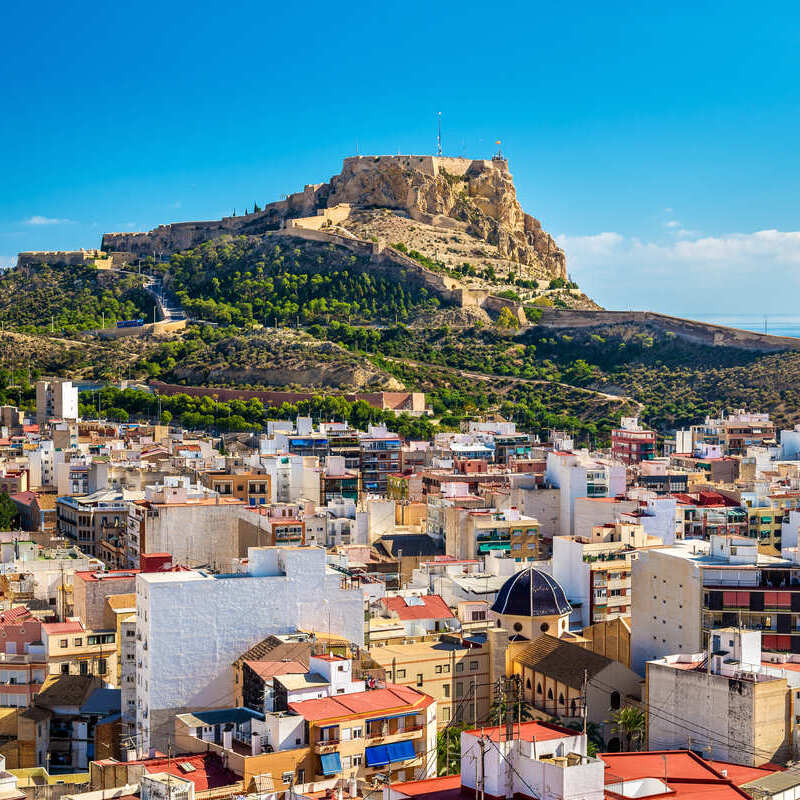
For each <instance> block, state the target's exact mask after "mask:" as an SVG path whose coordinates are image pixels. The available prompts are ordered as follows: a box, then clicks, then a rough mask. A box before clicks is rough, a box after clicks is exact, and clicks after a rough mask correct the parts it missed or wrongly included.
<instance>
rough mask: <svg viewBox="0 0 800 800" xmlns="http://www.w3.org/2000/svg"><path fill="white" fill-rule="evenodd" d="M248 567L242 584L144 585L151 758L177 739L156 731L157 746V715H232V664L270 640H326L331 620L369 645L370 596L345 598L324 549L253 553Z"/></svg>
mask: <svg viewBox="0 0 800 800" xmlns="http://www.w3.org/2000/svg"><path fill="white" fill-rule="evenodd" d="M248 557H249V562H250V563H249V567H250V573H249V574H246V575H244V576H241V577H238V576H237V577H227V578H226V577H212V576H211V575H208V574H205V573H202V572H198V571H191V572H174V573H148V574H140V575H138V576H137V578H136V613H137V630H141V632H142V640H141V642H138V641H137V650H136V658H137V662H140V661H141V662H142V667H141V669H139V670H138V677H137V727H138V726H141V729H142V740H141V744H142V747H143V748H144V749H147V748H148V747H150V746H160V744H161V743H162V742H163V741H165V738H164V737H165V735H166V733H169V732H170V731H169V730H168V729H167V730H154V731H153V733H154V736H153V738H152V740H151V738H150V730H151V726H153V727H154V728H155V726H156V725H160V724H161V723H160V722H159V720H158V715H157V714H155V712H157V711H158V710H164V709H184V710H185V709H188V708H191V709H199V708H213V707H225V706H229V705H230V704H231V703H232V702H233V670H232V667H231V664H232V662H233V661H234V660H235V659H236V658H238V656H240V655H241V654H242V653H243V652H244V651H245V650H247V649H248V648H250V647H252V646H253V645H255V644H257V643H258V642H259V641H261V640H262V639H263V638H264V637H266V636H268V635H269V634H273V633H278V634H280V633H290V632H293V631H295V630H296V629H298V628H300V629H304V630H312V631H313V630H319V628H320V625H321V620H322V618H323V616H324V618H325V625H324V629H325V630H326V631H327V628H328V624H327V622H328V610H330V630H331V632H332V633H334V634H338V635H341V636H343V637H345V638H346V639H348V640H349V641H351V642H355V643H357V644H359V645H361V644H363V626H364V623H363V619H364V615H363V600H362V594H361V592H360V591H357V590H355V591H347V590H341V589H340V588H339V582H340V576H339V575H338V574H336V573H333V572H331V573H330V574H328V573H327V571H326V568H325V551H324V550H323V549H321V548H314V547H308V548H278V547H275V548H273V547H265V548H250V550H249V553H248ZM145 648H147V649H145ZM145 711H147V713H148V716H147V718H145V716H144V713H145ZM154 717H155V718H156V719H155V720H154Z"/></svg>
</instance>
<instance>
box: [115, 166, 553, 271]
mask: <svg viewBox="0 0 800 800" xmlns="http://www.w3.org/2000/svg"><path fill="white" fill-rule="evenodd" d="M375 209H386V210H390V211H393V212H396V214H397V215H398V216H402V217H406V218H409V219H411V220H416V221H418V222H419V223H421V224H424V225H429V226H433V227H435V228H439V229H443V230H452V231H453V232H454V233H460V234H464V235H467V236H469V237H471V238H474V239H475V240H476V241H479V242H482V243H485V244H487V245H489V246H490V247H491V248H492V253H491V254H489V255H490V256H491V257H493V258H497V259H501V260H504V261H508V262H510V263H512V264H519V265H524V266H525V267H528V268H529V270H524V271H525V272H530V273H531V274H533V275H539V276H550V277H554V278H555V277H561V278H565V277H566V259H565V256H564V252H563V251H562V250H561V249H560V248H559V247H558V246H557V245H556V243H555V241H554V240H553V238H552V237H551V236H550V235H549V234H548V233H546V232H545V231H544V230H543V229H542V226H541V223H540V222H539V221H538V220H537V219H535V218H534V217H532V216H530V215H529V214H526V213H525V212H524V211H523V210H522V208H521V206H520V204H519V202H518V201H517V195H516V189H515V187H514V181H513V179H512V177H511V173H510V172H509V170H508V162H507V161H506V160H505V159H502V158H493V159H491V160H473V159H466V158H445V157H440V156H357V157H352V158H346V159H345V160H344V164H343V167H342V171H341V172H340V173H339V174H338V175H335V176H333V177H332V178H331V180H330V181H329V182H328V183H321V184H309V185H307V186H306V187H305V188H304V190H303V191H302V192H297V193H295V194H292V195H289V196H288V197H287V198H286V199H285V200H281V201H278V202H275V203H270V204H269V205H267V206H266V207H265V208H264V209H259V210H258V211H255V212H253V213H249V214H245V215H241V216H231V217H224V218H222V219H221V220H213V221H208V222H182V223H174V224H171V225H161V226H159V227H158V228H155V229H153V230H151V231H149V232H146V233H107V234H105V235H104V236H103V244H102V247H103V250H105V251H118V252H119V251H121V252H128V253H132V254H134V255H136V256H142V255H146V254H151V253H152V252H154V251H159V252H162V253H166V252H175V251H178V250H183V249H186V248H189V247H194V246H196V245H198V244H200V243H201V242H204V241H208V240H209V239H213V238H217V237H219V236H223V235H226V234H245V235H259V234H263V233H266V232H268V231H271V230H277V229H279V228H284V227H286V226H287V224H292V225H298V226H302V227H313V228H321V227H325V226H342V227H345V228H346V227H348V219H349V218H350V217H351V216H352V215H353V214H355V213H356V212H364V211H369V210H375ZM304 220H305V223H304Z"/></svg>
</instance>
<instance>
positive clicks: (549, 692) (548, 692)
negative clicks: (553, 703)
mask: <svg viewBox="0 0 800 800" xmlns="http://www.w3.org/2000/svg"><path fill="white" fill-rule="evenodd" d="M547 699H548V700H552V699H553V690H552V689H548V690H547Z"/></svg>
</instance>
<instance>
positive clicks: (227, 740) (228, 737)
mask: <svg viewBox="0 0 800 800" xmlns="http://www.w3.org/2000/svg"><path fill="white" fill-rule="evenodd" d="M222 746H223V748H224V749H225V750H233V726H231V727H230V729H229V730H224V731H223V732H222Z"/></svg>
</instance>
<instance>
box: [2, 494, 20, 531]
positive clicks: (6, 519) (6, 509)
mask: <svg viewBox="0 0 800 800" xmlns="http://www.w3.org/2000/svg"><path fill="white" fill-rule="evenodd" d="M18 515H19V512H18V511H17V506H16V504H15V503H14V501H13V500H12V499H11V498H10V497H9V496H8V492H2V493H0V531H9V530H11V529H13V528H15V527H16V522H17V516H18Z"/></svg>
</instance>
